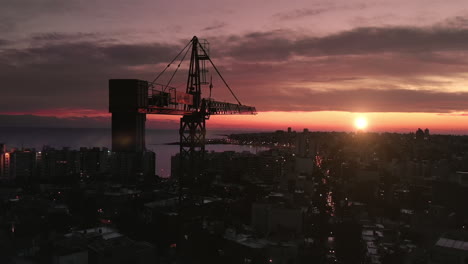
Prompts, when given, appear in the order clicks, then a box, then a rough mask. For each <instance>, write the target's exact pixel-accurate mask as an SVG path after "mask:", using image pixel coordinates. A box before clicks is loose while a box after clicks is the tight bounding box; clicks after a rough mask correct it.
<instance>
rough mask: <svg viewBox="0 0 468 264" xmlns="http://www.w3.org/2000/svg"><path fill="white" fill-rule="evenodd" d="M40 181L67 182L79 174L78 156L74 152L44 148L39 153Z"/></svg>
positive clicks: (77, 153) (76, 152)
mask: <svg viewBox="0 0 468 264" xmlns="http://www.w3.org/2000/svg"><path fill="white" fill-rule="evenodd" d="M40 169H41V171H40V177H41V180H45V181H68V180H70V177H71V176H73V175H77V174H79V172H80V154H79V152H78V151H76V150H71V149H69V148H63V149H61V150H57V149H53V148H44V149H43V150H42V152H41V168H40Z"/></svg>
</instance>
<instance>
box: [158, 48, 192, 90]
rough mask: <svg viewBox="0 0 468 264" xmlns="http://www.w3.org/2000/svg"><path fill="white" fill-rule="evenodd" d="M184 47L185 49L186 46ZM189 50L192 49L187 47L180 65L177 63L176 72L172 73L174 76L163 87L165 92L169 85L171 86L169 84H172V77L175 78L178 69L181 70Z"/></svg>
mask: <svg viewBox="0 0 468 264" xmlns="http://www.w3.org/2000/svg"><path fill="white" fill-rule="evenodd" d="M184 49H185V48H184ZM189 50H190V49H187V51H186V52H185V54H184V56H183V57H182V59H181V60H180V62H179V65H177V68H176V69H175V71H174V73H172V76H171V78H170V79H169V81H168V82H167V84H166V87H164V88H163V90H162V91H163V92H165V91H166V89H167V87H169V84H171V82H172V79H173V78H174V76H175V74H176V73H177V71H178V70H179V68H180V65H181V64H182V62H183V61H184V59H185V56H187V53H188V52H189Z"/></svg>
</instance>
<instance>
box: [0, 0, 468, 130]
mask: <svg viewBox="0 0 468 264" xmlns="http://www.w3.org/2000/svg"><path fill="white" fill-rule="evenodd" d="M465 5H466V4H465ZM158 10H161V12H158ZM162 11H164V12H162ZM0 12H1V13H0V14H1V16H2V18H3V19H2V20H1V21H0V32H2V38H1V39H0V51H1V54H2V55H1V56H0V67H1V73H0V76H1V78H2V80H3V85H2V88H1V90H2V98H1V99H0V105H1V107H0V114H1V116H0V119H1V120H2V121H4V122H2V124H9V125H13V126H14V125H15V124H19V125H22V123H21V122H23V124H39V125H40V124H43V125H45V126H51V125H55V126H57V125H60V124H63V125H64V126H67V124H69V123H72V122H73V123H76V124H82V126H90V127H109V125H110V121H109V117H110V114H109V113H107V112H108V111H107V104H108V102H107V80H108V79H110V78H140V79H144V80H152V79H153V78H154V77H155V76H156V75H157V74H158V73H159V72H160V71H161V70H162V69H163V68H164V67H165V65H166V64H167V62H168V61H169V60H170V59H172V57H173V56H174V55H175V54H176V53H177V52H178V51H179V50H180V49H181V48H182V47H183V45H185V43H186V42H187V41H189V40H190V38H191V37H192V36H193V35H197V36H198V37H200V38H206V39H207V40H208V41H210V43H211V52H212V53H211V55H212V58H213V60H214V61H215V63H216V64H217V65H218V66H219V68H220V70H221V72H223V75H224V76H225V77H226V79H227V81H228V83H229V84H230V85H231V86H232V87H233V89H234V90H235V92H236V94H237V95H238V96H239V98H240V100H241V102H242V103H245V104H247V105H254V106H256V107H257V109H258V111H259V114H258V116H256V117H251V116H232V117H221V118H220V117H212V119H211V120H210V122H209V124H208V126H209V127H210V128H226V129H264V130H269V129H285V128H286V127H288V126H291V127H293V128H294V129H296V130H301V129H302V128H309V129H312V130H325V131H333V130H335V131H352V130H353V129H355V128H354V120H355V119H356V118H357V117H359V116H364V117H366V118H367V119H368V122H369V127H368V130H369V131H377V132H384V131H390V132H409V131H414V130H415V129H416V128H417V127H421V128H426V127H427V128H429V129H431V131H433V132H435V133H450V134H466V133H467V132H468V124H467V123H468V122H466V118H467V116H468V114H467V113H468V111H467V107H466V103H465V102H466V99H468V96H467V95H468V94H467V92H468V89H467V88H466V83H467V75H466V74H465V72H466V70H467V69H466V60H467V58H468V57H467V50H466V47H467V45H466V44H468V43H466V42H467V40H468V38H467V37H466V36H467V34H468V23H467V20H468V10H467V8H465V7H464V3H463V1H450V2H447V1H431V2H430V3H427V2H426V1H412V2H411V3H406V2H404V1H392V3H387V2H385V1H377V2H375V1H374V2H372V3H369V2H368V1H335V2H333V3H324V2H323V1H307V2H297V3H295V4H286V3H282V2H279V1H278V2H271V1H269V2H268V5H267V4H266V2H264V1H256V2H254V3H250V4H248V3H247V2H242V1H241V2H238V1H236V2H235V3H234V2H227V3H224V4H223V6H219V5H216V3H214V2H213V3H212V2H210V1H205V2H202V3H197V4H196V5H194V4H190V3H187V4H183V3H180V2H179V3H177V4H174V3H170V2H158V3H154V2H150V1H141V2H139V4H138V5H135V4H132V5H131V4H128V3H126V2H124V1H121V2H115V1H113V2H112V5H110V3H109V2H106V1H100V2H96V3H94V4H93V5H89V4H86V5H85V4H84V3H82V2H80V1H67V2H65V3H64V2H59V1H44V2H43V3H29V4H27V5H24V3H21V2H10V3H6V4H5V6H4V8H2V11H0ZM135 14H138V16H137V17H138V18H137V19H134V18H135V17H136V15H135ZM239 18H242V19H239ZM252 25H254V26H252ZM213 83H214V86H215V88H214V90H213V93H214V96H215V97H216V98H217V99H221V100H227V101H232V100H231V98H230V97H229V93H228V91H227V89H225V88H224V87H222V85H221V82H220V80H217V79H216V78H214V80H213ZM174 85H176V86H178V87H184V85H185V84H184V80H182V79H180V80H175V83H174ZM13 86H14V89H12V88H11V87H13ZM18 115H23V116H22V117H19V116H18ZM24 115H26V116H24ZM178 120H179V117H150V118H149V122H148V126H149V127H150V128H170V127H177V126H178Z"/></svg>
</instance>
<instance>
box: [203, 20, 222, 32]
mask: <svg viewBox="0 0 468 264" xmlns="http://www.w3.org/2000/svg"><path fill="white" fill-rule="evenodd" d="M226 26H227V24H226V23H224V22H220V21H216V22H214V23H213V24H212V25H210V26H207V27H205V28H204V29H203V31H210V30H216V29H221V28H224V27H226Z"/></svg>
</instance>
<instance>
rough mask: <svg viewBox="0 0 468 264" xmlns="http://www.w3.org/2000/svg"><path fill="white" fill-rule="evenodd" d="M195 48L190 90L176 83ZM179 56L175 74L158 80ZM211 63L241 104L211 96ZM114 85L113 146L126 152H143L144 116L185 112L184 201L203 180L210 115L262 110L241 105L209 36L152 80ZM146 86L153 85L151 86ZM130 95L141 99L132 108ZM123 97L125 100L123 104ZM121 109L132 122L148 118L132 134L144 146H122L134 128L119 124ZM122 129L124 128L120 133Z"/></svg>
mask: <svg viewBox="0 0 468 264" xmlns="http://www.w3.org/2000/svg"><path fill="white" fill-rule="evenodd" d="M189 51H191V57H190V65H189V69H188V78H187V85H186V87H185V91H178V90H177V88H176V87H172V86H170V84H171V81H172V80H173V79H174V76H175V74H176V73H177V72H178V70H179V68H180V66H181V64H182V62H183V61H184V59H185V57H186V55H187V54H188V52H189ZM178 59H180V62H179V64H178V65H177V68H176V69H175V71H174V72H173V73H172V75H171V76H170V78H169V81H168V82H167V83H166V84H161V83H158V80H159V79H160V77H161V76H162V75H163V74H164V73H165V72H166V70H167V69H168V68H169V67H170V66H171V65H172V64H173V63H174V62H175V61H176V60H178ZM208 63H209V64H208ZM207 65H211V66H212V67H213V69H214V70H215V72H216V73H217V74H218V76H219V77H220V78H221V80H222V82H223V83H224V85H225V86H226V87H227V89H228V90H229V92H230V93H231V95H232V96H233V97H234V99H235V101H236V103H226V102H221V101H216V100H214V99H212V98H211V92H212V88H213V85H212V81H210V82H208V78H207V72H208V70H207ZM128 83H131V84H128ZM129 85H130V86H134V87H135V89H133V90H134V91H136V94H137V95H135V96H133V95H131V94H130V93H129V92H128V91H130V90H129V89H127V88H125V87H127V86H129ZM203 86H205V87H206V86H208V87H206V88H209V96H208V97H202V87H203ZM109 89H110V112H112V114H113V117H112V133H113V135H112V137H113V151H116V150H119V149H123V150H124V151H127V150H128V149H130V150H132V151H133V150H134V149H136V150H137V151H138V150H141V149H145V147H144V134H143V136H141V135H139V136H138V135H137V133H141V132H138V131H141V130H143V131H144V121H145V120H146V114H157V115H182V118H181V119H180V128H179V137H180V142H179V144H180V154H179V155H180V160H179V161H180V167H179V172H178V182H179V183H178V184H179V200H180V201H182V200H183V199H184V195H185V194H184V188H186V189H190V188H193V187H194V186H196V185H197V184H196V183H197V179H198V178H199V177H200V176H201V174H202V172H203V160H204V154H205V136H206V126H205V125H206V120H208V119H209V118H210V116H211V115H234V114H256V109H255V107H252V106H245V105H243V104H241V102H240V101H239V99H238V98H237V96H236V95H235V94H234V92H233V91H232V89H231V87H230V86H229V85H228V84H227V82H226V80H225V79H224V77H223V76H222V75H221V73H220V72H219V70H218V68H217V67H216V66H215V64H214V63H213V61H212V60H211V58H210V56H209V43H208V42H207V41H206V40H203V41H199V39H198V38H197V37H196V36H194V37H193V38H192V39H191V40H190V41H189V43H188V44H187V45H186V46H185V47H184V48H183V49H182V50H181V51H180V52H179V53H178V54H177V56H176V57H175V58H174V59H173V60H172V61H171V62H170V63H169V64H168V65H167V66H166V67H165V68H164V70H163V71H162V72H161V73H159V74H158V76H157V77H156V78H155V79H154V80H153V81H152V82H145V81H140V80H125V79H124V80H120V79H119V80H110V81H109ZM145 89H147V90H146V91H145ZM132 93H135V92H132ZM142 94H143V96H145V95H146V96H147V98H146V99H143V100H142V99H141V96H142ZM129 98H137V99H132V100H136V101H137V102H135V103H133V104H132V105H131V106H129V107H126V108H125V110H122V109H123V108H122V107H121V105H122V104H124V103H127V102H126V101H125V100H127V101H128V100H129ZM138 98H140V99H138ZM119 101H120V105H118V104H119ZM124 101H125V102H124ZM135 106H136V107H135ZM135 108H136V110H137V113H136V114H134V115H131V113H129V112H131V111H135ZM124 112H125V113H124ZM114 114H115V124H114ZM119 114H120V115H121V116H122V120H123V119H126V121H127V123H132V124H133V123H138V124H140V123H143V126H141V125H140V127H138V128H136V129H135V131H137V132H135V133H133V134H135V135H136V136H135V137H133V138H132V140H133V141H135V142H136V143H137V144H140V145H139V146H136V147H133V145H131V146H130V148H129V147H128V144H127V145H124V146H122V144H123V143H122V142H126V141H125V140H127V139H128V138H129V137H128V135H127V134H128V133H127V134H125V133H126V132H127V131H128V129H127V130H125V129H121V126H120V123H118V122H119V121H118V115H119ZM129 114H130V115H131V118H130V119H129V118H128V117H127V116H128V115H129ZM134 116H135V117H134ZM142 120H143V121H142ZM114 127H115V129H114ZM114 130H115V131H114ZM119 131H123V132H122V133H120V132H119ZM132 136H133V135H132ZM133 141H132V142H133Z"/></svg>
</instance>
